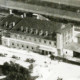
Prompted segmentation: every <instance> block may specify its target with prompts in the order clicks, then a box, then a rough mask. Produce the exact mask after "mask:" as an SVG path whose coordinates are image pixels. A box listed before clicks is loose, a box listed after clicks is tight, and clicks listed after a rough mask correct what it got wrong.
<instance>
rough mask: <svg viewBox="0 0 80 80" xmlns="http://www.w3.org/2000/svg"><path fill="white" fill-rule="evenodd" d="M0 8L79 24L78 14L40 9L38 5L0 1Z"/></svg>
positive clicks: (8, 0) (9, 0)
mask: <svg viewBox="0 0 80 80" xmlns="http://www.w3.org/2000/svg"><path fill="white" fill-rule="evenodd" d="M79 4H80V3H79ZM0 7H4V8H7V9H13V10H14V9H15V10H20V11H23V12H32V13H38V14H42V15H46V16H51V17H53V18H54V17H57V18H60V19H66V20H72V21H77V22H80V13H76V12H71V11H66V10H60V9H55V8H49V7H42V6H38V5H32V4H27V3H21V2H16V1H11V0H0Z"/></svg>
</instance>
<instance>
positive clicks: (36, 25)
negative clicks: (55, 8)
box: [11, 17, 62, 40]
mask: <svg viewBox="0 0 80 80" xmlns="http://www.w3.org/2000/svg"><path fill="white" fill-rule="evenodd" d="M21 26H22V27H23V29H24V30H26V27H28V29H33V30H36V29H37V30H38V31H41V30H42V31H43V32H45V31H48V33H49V34H50V36H47V37H45V36H39V35H35V34H28V33H27V32H26V33H27V34H26V33H24V32H22V31H21ZM61 26H62V23H57V22H53V21H46V20H38V19H34V18H28V17H27V18H24V19H23V20H21V21H20V22H19V23H18V24H17V25H16V26H15V27H14V28H13V29H12V30H11V32H14V33H15V32H16V33H20V34H21V33H23V34H26V35H28V36H29V35H30V36H36V37H39V38H45V39H49V40H52V39H53V37H52V34H53V33H55V32H56V30H58V29H60V28H61Z"/></svg>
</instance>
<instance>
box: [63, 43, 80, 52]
mask: <svg viewBox="0 0 80 80" xmlns="http://www.w3.org/2000/svg"><path fill="white" fill-rule="evenodd" d="M64 49H69V50H72V51H75V52H78V53H80V44H79V43H70V44H69V45H67V46H65V47H64Z"/></svg>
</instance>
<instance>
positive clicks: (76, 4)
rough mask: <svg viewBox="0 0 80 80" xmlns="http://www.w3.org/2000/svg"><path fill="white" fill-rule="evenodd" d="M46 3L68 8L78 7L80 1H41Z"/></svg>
mask: <svg viewBox="0 0 80 80" xmlns="http://www.w3.org/2000/svg"><path fill="white" fill-rule="evenodd" d="M41 1H46V2H52V3H58V4H64V5H68V6H74V7H80V0H41Z"/></svg>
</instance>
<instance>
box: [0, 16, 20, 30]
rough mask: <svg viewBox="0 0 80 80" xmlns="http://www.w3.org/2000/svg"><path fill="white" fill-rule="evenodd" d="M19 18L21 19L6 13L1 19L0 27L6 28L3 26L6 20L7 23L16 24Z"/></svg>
mask: <svg viewBox="0 0 80 80" xmlns="http://www.w3.org/2000/svg"><path fill="white" fill-rule="evenodd" d="M20 20H21V18H19V17H17V16H13V15H8V16H7V17H5V18H4V19H3V20H2V21H1V23H0V27H1V28H4V29H6V28H7V27H6V28H5V27H4V25H5V23H6V22H7V23H8V25H10V24H11V23H12V22H15V24H17V23H18V22H19V21H20Z"/></svg>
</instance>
